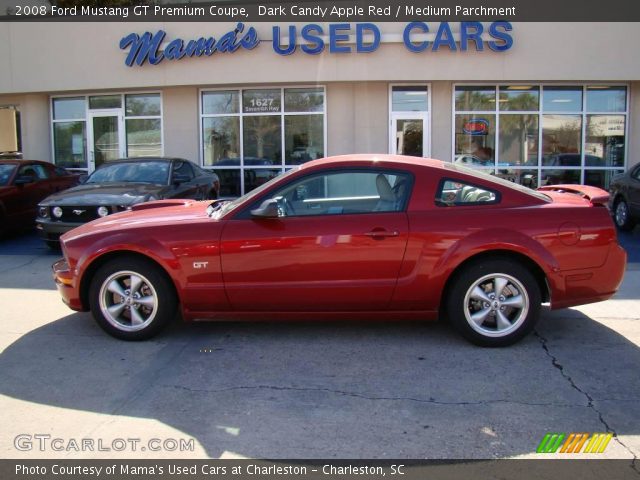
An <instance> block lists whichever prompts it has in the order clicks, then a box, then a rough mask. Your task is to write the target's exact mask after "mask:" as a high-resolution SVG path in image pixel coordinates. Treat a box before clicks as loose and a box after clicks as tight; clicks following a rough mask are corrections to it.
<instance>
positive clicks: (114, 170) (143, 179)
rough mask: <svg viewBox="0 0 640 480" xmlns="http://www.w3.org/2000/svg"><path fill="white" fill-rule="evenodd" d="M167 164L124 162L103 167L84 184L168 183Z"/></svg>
mask: <svg viewBox="0 0 640 480" xmlns="http://www.w3.org/2000/svg"><path fill="white" fill-rule="evenodd" d="M168 180H169V162H145V161H139V162H130V163H129V162H126V163H113V164H111V165H105V166H103V167H101V168H99V169H98V170H96V171H95V172H93V173H92V174H91V176H90V177H89V178H88V179H87V181H86V182H85V183H107V182H132V183H157V184H162V185H167V184H168V183H169V182H168Z"/></svg>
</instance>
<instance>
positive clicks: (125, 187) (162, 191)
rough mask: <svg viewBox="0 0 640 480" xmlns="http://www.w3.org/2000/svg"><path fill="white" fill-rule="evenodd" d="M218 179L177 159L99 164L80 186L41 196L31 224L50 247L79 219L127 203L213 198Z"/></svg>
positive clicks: (124, 207) (91, 217) (122, 207)
mask: <svg viewBox="0 0 640 480" xmlns="http://www.w3.org/2000/svg"><path fill="white" fill-rule="evenodd" d="M219 191H220V181H219V179H218V176H217V175H216V174H215V173H213V172H208V171H206V170H203V169H202V168H200V167H198V166H197V165H195V164H193V163H192V162H190V161H188V160H184V159H182V158H148V157H144V158H136V159H124V160H117V161H114V162H109V163H106V164H104V165H101V166H100V168H98V169H97V170H96V171H95V172H93V173H92V174H91V175H90V176H89V177H88V178H87V179H86V180H85V181H84V182H83V184H82V185H78V186H77V187H74V188H71V189H69V190H66V191H64V192H60V193H56V194H54V195H50V196H49V197H47V198H45V199H44V200H43V201H42V202H40V204H39V205H38V218H37V219H36V223H37V228H38V231H39V232H40V235H41V237H42V238H43V239H44V241H45V242H46V243H47V245H49V246H51V247H56V246H57V245H58V240H59V238H60V235H62V234H63V233H65V232H67V231H69V230H71V229H72V228H75V227H77V226H79V225H82V224H83V223H86V222H90V221H91V220H95V219H97V218H100V217H105V216H107V215H110V214H112V213H117V212H121V211H124V210H128V209H130V208H131V207H132V206H133V205H136V204H138V203H142V202H149V201H153V200H162V199H167V198H193V199H196V200H206V199H216V198H218V192H219Z"/></svg>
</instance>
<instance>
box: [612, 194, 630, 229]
mask: <svg viewBox="0 0 640 480" xmlns="http://www.w3.org/2000/svg"><path fill="white" fill-rule="evenodd" d="M613 221H614V222H615V223H616V226H617V227H618V228H619V229H620V230H625V231H626V230H631V229H632V228H633V227H634V225H635V222H634V221H633V218H631V213H630V212H629V205H628V204H627V201H626V200H625V199H624V198H620V199H618V201H617V202H616V205H615V207H614V209H613Z"/></svg>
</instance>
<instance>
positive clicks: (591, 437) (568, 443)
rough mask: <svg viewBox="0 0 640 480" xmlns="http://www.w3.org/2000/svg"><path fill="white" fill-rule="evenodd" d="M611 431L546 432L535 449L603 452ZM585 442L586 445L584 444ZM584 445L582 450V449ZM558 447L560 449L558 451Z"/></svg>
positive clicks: (549, 451)
mask: <svg viewBox="0 0 640 480" xmlns="http://www.w3.org/2000/svg"><path fill="white" fill-rule="evenodd" d="M612 438H613V433H593V434H589V433H575V432H572V433H570V434H569V435H567V434H566V433H555V432H550V433H547V434H546V435H545V436H544V437H543V438H542V441H541V442H540V445H538V448H537V449H536V452H537V453H556V452H558V453H581V452H582V453H603V452H604V451H605V449H606V448H607V445H609V442H610V441H611V439H612ZM585 444H586V446H584V445H585ZM582 447H584V450H583V449H582ZM558 449H559V450H560V451H558Z"/></svg>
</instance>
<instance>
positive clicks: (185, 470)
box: [0, 459, 640, 480]
mask: <svg viewBox="0 0 640 480" xmlns="http://www.w3.org/2000/svg"><path fill="white" fill-rule="evenodd" d="M131 478H141V479H142V478H143V479H147V480H153V479H158V480H160V479H191V480H201V479H207V480H210V479H213V478H218V479H225V480H230V479H234V480H239V479H247V478H251V479H274V478H276V479H291V480H321V479H322V480H333V479H339V480H343V479H344V480H347V479H355V478H360V479H381V478H385V479H387V478H388V479H398V480H485V479H487V480H488V479H514V480H528V479H535V480H547V479H548V480H565V479H568V478H579V479H581V480H590V479H594V480H596V479H598V480H608V479H616V480H623V479H627V478H628V479H635V480H638V479H639V478H640V465H638V464H637V462H636V461H632V460H631V459H629V460H599V459H595V460H592V459H588V460H564V459H540V460H537V459H536V460H528V459H527V460H515V459H512V460H424V461H416V460H353V461H349V460H166V459H164V460H0V479H2V480H14V479H22V480H78V479H105V480H120V479H122V480H124V479H131Z"/></svg>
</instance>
